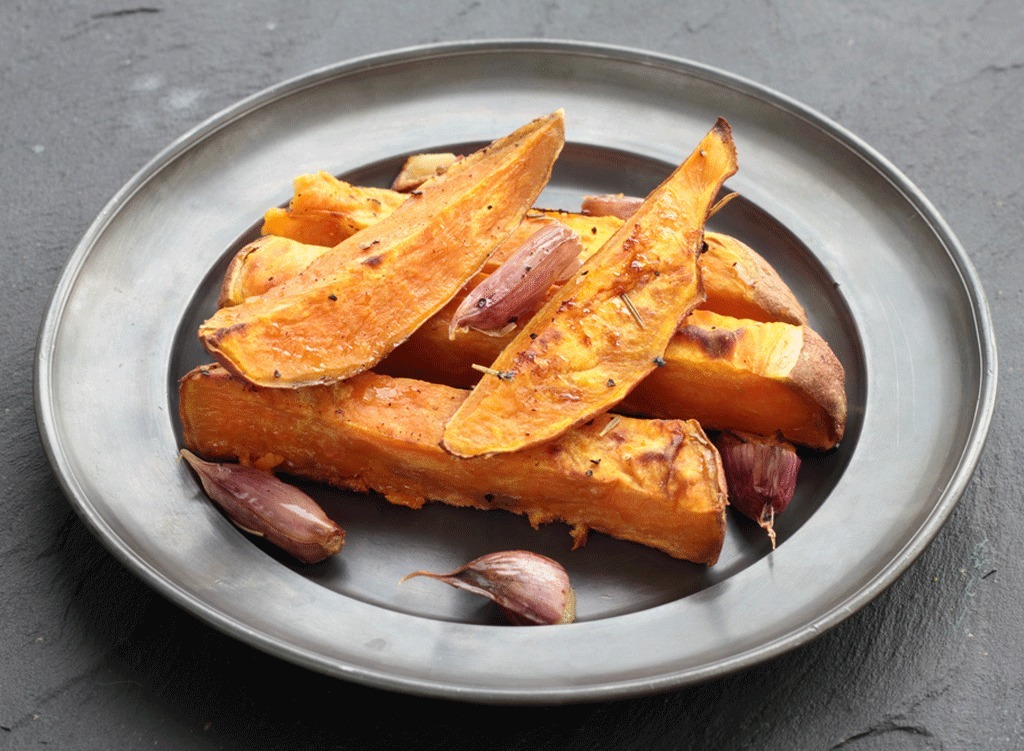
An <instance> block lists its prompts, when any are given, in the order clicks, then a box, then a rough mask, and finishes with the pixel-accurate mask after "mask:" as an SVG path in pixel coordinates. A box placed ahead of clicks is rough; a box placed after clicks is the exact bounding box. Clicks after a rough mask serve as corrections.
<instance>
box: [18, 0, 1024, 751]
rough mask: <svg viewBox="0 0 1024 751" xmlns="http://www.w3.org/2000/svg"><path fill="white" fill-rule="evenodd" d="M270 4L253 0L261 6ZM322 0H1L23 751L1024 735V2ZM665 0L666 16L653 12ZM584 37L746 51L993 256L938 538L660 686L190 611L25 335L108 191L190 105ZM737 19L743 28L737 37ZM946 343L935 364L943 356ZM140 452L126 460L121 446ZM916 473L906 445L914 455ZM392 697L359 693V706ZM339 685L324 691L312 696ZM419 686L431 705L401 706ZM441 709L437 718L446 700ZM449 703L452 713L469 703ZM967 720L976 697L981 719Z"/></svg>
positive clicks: (847, 743) (781, 743)
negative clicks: (247, 628)
mask: <svg viewBox="0 0 1024 751" xmlns="http://www.w3.org/2000/svg"><path fill="white" fill-rule="evenodd" d="M254 8H255V10H254ZM620 14H621V11H620V10H619V9H618V8H617V7H612V6H610V5H608V6H598V7H597V8H596V9H595V10H594V11H592V12H589V13H587V14H579V13H578V12H576V11H574V10H573V9H572V8H570V7H567V6H559V5H558V4H551V3H546V4H536V5H532V4H529V3H527V4H522V5H520V6H519V7H517V8H516V9H515V10H512V9H508V10H501V9H497V8H489V7H486V6H482V5H478V4H451V5H447V4H442V5H438V6H433V7H431V8H430V9H429V10H427V9H426V8H424V9H423V10H417V9H401V10H400V9H397V8H396V9H394V10H393V12H390V13H386V14H382V13H380V12H379V9H378V10H377V11H376V12H375V11H374V10H373V9H371V8H369V7H368V8H365V9H359V8H353V9H345V10H344V11H343V10H341V9H339V8H338V7H337V6H336V5H329V4H320V5H317V4H310V5H306V6H302V7H300V8H292V9H290V10H289V13H288V14H287V15H286V14H284V13H281V12H280V11H278V10H277V9H275V8H273V7H272V6H270V5H269V4H268V5H267V6H266V7H256V5H255V4H250V5H249V6H247V8H246V11H245V12H244V13H240V12H239V11H238V10H237V9H234V10H232V9H231V8H230V7H223V8H206V7H199V6H198V5H197V6H196V7H191V8H186V7H185V6H183V5H180V4H179V5H177V6H175V7H168V8H158V7H148V8H113V7H111V6H109V5H105V4H101V3H91V2H87V3H82V4H78V5H76V6H74V7H73V8H71V9H66V10H63V11H61V12H59V13H58V12H56V11H54V10H50V9H47V8H44V7H39V6H37V5H32V6H29V5H27V4H26V5H17V4H11V5H5V6H4V7H3V8H2V9H0V17H2V19H3V21H4V23H3V24H0V43H2V44H0V46H2V47H3V49H5V50H7V52H6V54H5V58H4V61H3V64H2V73H3V75H2V77H0V96H2V99H3V101H4V102H5V103H6V104H5V128H4V129H3V132H2V133H0V144H2V151H0V159H2V160H3V173H4V175H5V176H6V177H7V179H6V180H5V181H4V184H3V186H2V188H0V189H2V190H3V191H4V201H3V205H4V206H5V211H6V215H7V217H8V222H7V225H8V226H7V233H8V237H7V241H6V242H5V243H3V244H2V250H0V252H2V253H3V254H4V260H5V261H6V263H5V264H4V272H3V275H2V277H0V278H2V280H3V284H4V287H5V292H6V294H5V295H4V298H3V305H4V309H5V320H6V321H7V322H8V326H7V327H6V330H5V332H4V335H3V336H4V344H5V354H6V358H5V361H6V363H7V367H8V373H9V377H8V379H6V381H5V385H4V394H3V413H2V420H3V424H4V428H5V429H4V430H3V431H2V434H0V452H2V453H0V457H2V460H3V467H4V469H3V470H2V471H0V483H2V485H0V488H2V491H3V492H2V493H0V503H2V504H3V510H4V514H3V519H4V520H5V522H4V526H3V527H2V530H3V531H2V537H0V544H2V546H3V548H2V549H3V550H4V561H5V565H4V567H3V572H2V573H0V587H2V589H0V608H2V610H0V613H2V617H0V623H2V624H3V629H4V638H3V639H2V640H0V672H2V673H3V675H4V676H5V680H4V681H3V682H0V739H2V741H3V742H5V743H6V742H8V741H9V742H10V746H11V747H13V748H29V747H37V746H39V745H42V744H44V743H45V744H49V745H51V746H57V747H76V748H137V747H143V746H146V747H148V746H153V745H157V746H159V747H163V748H168V747H170V748H207V747H209V748H236V747H237V748H246V747H251V746H253V745H256V744H258V743H262V744H267V745H273V746H277V747H291V746H292V745H294V746H295V747H299V746H310V745H312V746H323V747H336V748H367V747H370V748H401V747H409V746H418V747H428V748H429V747H438V748H440V747H456V748H457V747H467V748H468V747H478V746H481V745H484V746H487V747H492V748H494V747H497V748H520V747H526V746H527V745H530V746H535V747H541V748H547V747H551V748H553V747H556V746H566V745H568V746H569V747H574V746H579V747H589V748H623V747H626V748H628V747H637V748H639V747H641V746H648V747H651V746H653V747H655V748H674V747H686V746H693V747H723V748H742V747H749V748H794V747H797V748H803V747H807V748H829V747H842V748H854V749H862V748H863V749H866V748H1015V747H1018V746H1019V745H1021V743H1022V736H1021V733H1022V723H1024V718H1022V712H1024V710H1022V707H1021V699H1020V698H1019V697H1020V695H1021V691H1020V689H1021V679H1020V677H1019V676H1020V672H1021V671H1020V669H1019V668H1020V665H1021V662H1022V654H1021V650H1022V647H1021V646H1020V645H1019V640H1018V639H1017V638H1016V637H1017V634H1018V630H1019V623H1020V617H1021V615H1022V613H1021V606H1020V605H1019V600H1020V598H1019V593H1020V589H1021V584H1022V575H1021V571H1020V568H1019V565H1018V564H1017V563H1016V562H1017V561H1018V560H1019V558H1020V552H1021V551H1020V546H1021V542H1020V540H1021V538H1022V535H1021V534H1020V533H1021V525H1022V523H1021V521H1020V520H1019V514H1017V513H1016V508H1017V506H1018V505H1019V503H1020V500H1021V498H1020V495H1021V493H1020V490H1019V487H1018V486H1019V471H1018V469H1017V467H1018V466H1019V461H1018V459H1019V453H1020V430H1019V428H1018V424H1019V422H1020V420H1019V419H1016V418H1019V417H1020V414H1019V413H1020V406H1019V404H1020V399H1019V398H1017V393H1016V388H1017V386H1016V384H1015V378H1014V373H1015V370H1016V368H1017V367H1018V364H1017V360H1018V359H1019V357H1020V348H1019V346H1016V345H1015V341H1016V339H1017V337H1016V336H1015V334H1018V333H1019V331H1018V329H1019V324H1018V322H1017V318H1016V316H1015V315H1014V314H1015V313H1016V312H1017V310H1018V307H1019V300H1020V295H1021V270H1020V265H1019V263H1017V264H1015V263H1014V259H1013V253H1014V251H1015V250H1016V245H1017V242H1018V238H1019V235H1020V227H1021V217H1020V211H1019V209H1018V207H1017V206H1016V203H1015V198H1014V197H1015V195H1017V194H1018V193H1019V191H1020V185H1019V183H1020V174H1021V170H1020V169H1019V167H1020V164H1019V162H1020V159H1019V157H1018V156H1016V152H1015V150H1014V144H1015V143H1017V142H1018V141H1019V137H1018V136H1019V135H1020V134H1019V130H1020V127H1021V126H1020V125H1019V123H1020V122H1021V117H1020V115H1021V112H1020V109H1021V106H1022V105H1021V104H1020V102H1019V100H1018V97H1016V96H1015V93H1016V92H1017V91H1019V87H1020V83H1021V76H1022V74H1021V66H1020V60H1019V54H1020V53H1019V50H1020V49H1021V44H1020V42H1021V41H1022V39H1021V32H1020V31H1019V29H1020V28H1021V24H1020V20H1021V18H1020V15H1021V12H1020V10H1019V9H1018V8H1017V7H1016V6H1015V5H1013V4H1011V3H1003V4H1000V3H989V4H981V3H978V4H962V5H960V6H958V7H957V8H956V9H952V8H947V9H942V10H938V11H936V9H935V8H934V7H933V6H931V5H930V4H925V3H919V4H917V3H911V4H902V5H901V6H900V7H899V8H897V9H894V8H890V7H885V6H882V5H881V4H869V5H861V6H858V7H857V8H856V9H854V8H845V7H840V6H838V5H837V6H836V7H834V8H833V9H832V12H830V13H812V12H810V11H809V10H808V9H807V8H806V7H805V6H804V5H803V4H795V3H793V4H773V5H769V6H764V7H758V8H756V9H751V8H716V9H714V10H711V9H708V8H704V7H693V8H686V7H685V6H683V7H676V6H675V5H670V4H667V3H666V4H663V5H657V4H655V5H651V6H649V7H648V8H647V13H643V14H637V17H636V18H634V19H633V20H632V21H630V22H629V23H623V22H622V19H621V18H620ZM654 18H656V19H657V22H656V23H655V22H652V21H650V20H648V19H654ZM509 36H545V37H550V38H577V39H584V40H590V41H599V42H609V43H615V44H625V45H630V46H636V47H642V48H647V49H651V50H654V51H659V52H665V53H669V54H674V55H680V56H684V57H687V58H690V59H695V60H697V61H699V62H703V63H706V64H709V65H715V66H720V67H723V68H726V69H728V70H730V71H733V72H735V73H738V74H740V75H745V76H748V77H750V78H752V79H755V80H757V81H759V82H761V83H764V84H766V85H768V86H770V87H772V88H774V89H776V90H779V91H783V92H785V93H786V94H788V95H790V96H792V97H794V98H796V99H798V100H800V101H803V102H805V103H806V104H808V105H810V106H812V107H814V108H815V109H818V110H820V111H822V112H823V113H824V114H826V115H827V116H830V117H832V118H834V119H836V120H838V121H839V122H841V123H842V124H843V125H844V126H846V127H847V128H849V129H850V130H852V131H853V132H855V133H857V134H858V135H860V136H861V137H862V138H864V139H865V140H866V141H867V142H869V143H871V144H872V145H873V146H874V147H875V148H877V149H878V150H879V151H880V152H881V153H882V154H884V155H886V156H887V157H888V158H889V159H891V160H892V161H893V162H894V163H895V164H896V166H897V167H899V168H900V169H902V170H903V171H904V172H906V174H907V175H908V176H909V177H910V178H911V179H912V180H913V181H914V182H915V183H916V184H917V185H918V186H919V187H920V188H921V189H922V190H923V192H924V193H925V194H926V195H927V196H928V197H929V198H930V199H931V200H932V202H933V203H934V204H935V205H936V207H937V208H938V210H939V211H940V212H941V213H942V214H943V216H944V217H945V218H946V219H947V220H948V221H949V223H950V225H951V228H952V229H953V231H954V232H955V233H956V234H957V235H958V236H959V237H960V238H961V240H962V241H963V243H964V245H965V247H966V249H967V252H968V254H969V255H970V257H971V260H972V261H973V263H974V264H975V266H976V268H977V269H978V271H979V274H980V275H981V277H982V281H983V283H984V285H985V288H986V290H987V292H988V297H989V301H990V303H991V306H992V312H993V317H994V319H995V323H996V329H997V333H998V334H999V338H1000V359H1001V370H1002V373H1003V378H1002V380H1001V384H1000V395H999V400H998V407H997V410H996V413H995V417H994V421H993V427H992V430H991V432H990V437H989V440H988V444H987V448H986V451H985V453H984V454H983V456H982V460H981V463H980V465H979V469H978V472H977V473H976V475H975V479H974V480H973V482H972V483H971V484H970V486H969V488H968V490H967V493H966V494H965V496H964V498H963V500H962V501H961V503H960V504H959V505H958V506H957V508H956V510H955V511H954V512H953V514H952V516H951V518H950V519H949V521H948V523H947V524H946V526H945V527H944V529H943V530H942V531H941V532H940V533H939V535H938V537H937V538H936V540H935V542H934V543H933V544H932V545H931V546H930V547H929V548H928V550H927V551H926V552H925V553H924V555H923V556H922V557H921V558H920V560H919V561H918V562H917V563H916V564H914V566H912V567H911V568H910V570H909V571H908V572H907V573H906V574H905V575H904V576H903V577H902V578H900V579H899V580H898V581H897V582H896V583H895V584H894V585H893V586H892V587H891V588H890V589H889V590H888V591H887V592H885V593H884V594H883V595H882V596H881V597H879V598H878V599H877V600H875V601H874V602H873V603H872V604H871V605H869V606H868V607H867V608H865V609H864V610H862V611H861V612H859V613H858V614H856V615H855V616H853V617H852V618H850V619H849V620H847V621H846V622H844V623H843V624H841V625H839V626H838V627H837V628H836V629H834V630H833V631H831V632H829V633H827V634H825V635H824V636H822V637H821V638H820V639H818V640H815V641H814V642H812V643H811V644H809V645H807V646H805V647H803V648H801V649H799V650H797V651H795V652H792V653H789V654H787V655H785V656H784V657H781V658H779V659H777V660H775V661H773V662H771V663H769V664H767V665H764V666H760V667H757V668H754V669H751V670H748V671H745V672H743V673H740V674H738V675H735V676H732V677H728V678H722V679H719V680H715V681H713V682H711V683H708V684H704V685H701V686H696V687H689V688H685V689H682V690H679V691H675V692H670V693H668V694H663V695H657V696H654V697H646V698H636V699H630V700H627V701H621V702H613V703H606V704H594V705H585V706H577V707H560V708H549V709H507V708H497V707H486V708H483V707H472V708H468V709H467V708H464V707H454V708H453V707H452V706H451V705H450V704H449V703H447V702H441V701H432V700H423V699H412V698H408V697H404V696H401V695H394V694H387V693H383V692H379V691H375V690H372V689H365V688H358V687H356V686H353V685H351V684H348V683H341V682H338V681H334V680H331V679H327V678H323V677H321V676H319V675H318V674H315V673H311V672H309V671H306V670H303V669H301V668H297V667H293V666H291V665H289V664H287V663H283V662H279V661H278V660H276V659H274V658H270V657H267V656H265V655H264V654H263V653H261V652H257V651H254V650H252V649H251V648H249V647H246V646H243V645H241V644H239V643H238V642H236V641H235V640H232V639H229V638H227V637H225V636H223V635H221V634H220V633H219V632H217V631H214V630H212V629H210V628H209V627H207V626H205V625H203V624H202V623H200V622H199V621H197V620H195V619H194V618H193V617H192V616H191V615H188V614H186V613H184V612H182V611H179V610H178V609H176V608H175V607H174V606H173V605H170V604H169V603H168V602H167V601H166V600H164V599H163V598H162V597H160V596H159V595H157V594H155V593H154V592H153V591H152V590H150V589H149V588H148V587H146V586H145V585H143V584H142V583H140V582H139V581H138V580H137V579H136V578H135V577H134V576H133V575H132V574H130V573H128V572H127V571H126V570H125V569H124V568H122V567H121V565H120V564H119V563H118V562H117V561H115V560H114V559H113V558H112V557H111V556H110V555H109V554H108V553H107V552H106V550H105V549H104V548H102V547H101V546H100V545H99V544H98V543H97V542H96V541H95V540H94V539H93V538H92V536H91V535H90V534H89V533H88V532H87V531H86V529H85V528H84V527H83V526H82V524H81V523H80V522H79V520H78V518H77V517H76V516H75V515H74V513H73V511H72V510H71V508H70V506H69V505H68V504H67V502H66V500H65V499H64V497H63V495H62V494H61V493H60V491H59V489H58V486H57V484H56V481H55V479H54V478H53V476H52V474H51V473H50V470H49V467H48V465H47V463H46V459H45V455H44V454H43V452H42V449H41V446H40V444H39V439H38V436H37V434H36V426H35V419H34V414H33V409H32V390H31V375H32V367H33V360H34V347H35V338H36V333H37V331H38V325H39V321H40V319H41V316H42V313H43V311H44V309H45V307H46V303H47V300H48V296H49V294H50V291H51V290H52V287H53V285H54V284H55V283H56V280H57V277H58V275H59V272H60V269H61V267H62V265H63V264H64V262H65V261H66V260H67V258H68V256H69V254H70V252H71V249H72V248H73V247H74V246H75V244H76V243H77V241H78V239H79V238H80V237H81V234H82V233H83V232H84V230H85V228H86V227H87V226H88V225H89V223H90V222H91V221H92V219H93V218H94V217H95V215H96V213H97V212H98V211H99V209H100V208H101V207H102V206H103V205H104V204H105V203H106V201H107V200H108V199H109V197H110V196H111V195H112V194H113V193H114V192H115V191H116V190H117V189H118V188H119V187H120V185H121V184H123V183H124V182H125V180H127V179H128V178H129V177H130V176H131V175H132V174H133V173H134V172H135V171H136V170H137V169H138V168H139V167H141V166H142V165H143V164H144V163H145V162H146V161H148V159H149V158H150V157H151V156H152V155H153V154H154V153H156V152H157V151H158V150H159V149H161V148H163V147H164V146H165V145H166V144H167V143H168V142H170V141H171V140H173V139H174V138H176V137H177V136H178V135H180V134H181V133H182V132H184V131H185V130H187V129H188V128H190V127H192V126H194V125H195V124H197V123H198V122H200V121H202V120H203V119H205V118H206V117H207V116H209V115H211V114H213V113H214V112H216V111H218V110H220V109H222V108H223V107H225V106H227V105H229V104H231V103H232V102H234V101H236V100H237V99H239V98H240V97H243V96H245V95H247V94H250V93H253V92H255V91H257V90H259V89H262V88H263V87H265V86H266V85H269V84H272V83H274V82H276V81H278V80H281V79H283V78H287V77H289V76H292V75H296V74H299V73H301V72H303V71H305V70H308V69H311V68H316V67H319V66H321V65H324V64H328V63H331V62H334V61H336V60H338V59H342V58H349V57H352V56H355V55H359V54H365V53H372V52H377V51H381V50H384V49H390V48H394V47H400V46H404V45H410V44H420V43H426V42H433V41H439V40H445V39H462V38H487V37H509ZM723 40H727V41H732V40H735V43H734V44H728V43H726V44H723ZM937 367H941V364H939V365H938V366H937ZM127 469H129V468H126V470H127ZM908 471H910V470H908ZM367 704H369V706H370V707H380V708H383V707H386V711H384V710H382V711H379V712H378V711H374V710H373V709H371V710H365V709H357V707H359V706H360V705H363V706H365V705H367ZM325 706H326V707H330V708H331V709H330V712H327V713H325V712H324V711H323V707H325ZM419 708H426V710H427V712H426V713H425V715H426V718H427V719H423V715H421V714H419V713H417V712H415V711H413V710H415V709H419ZM436 712H444V717H445V718H446V721H445V722H444V723H439V722H437V721H436V715H434V716H433V717H432V716H431V715H433V713H436ZM455 718H457V719H455ZM968 718H969V719H968Z"/></svg>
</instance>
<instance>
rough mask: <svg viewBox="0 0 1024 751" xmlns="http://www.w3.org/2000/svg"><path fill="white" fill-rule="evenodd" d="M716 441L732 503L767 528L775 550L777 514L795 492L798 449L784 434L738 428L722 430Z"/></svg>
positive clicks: (798, 467) (783, 508) (797, 471)
mask: <svg viewBox="0 0 1024 751" xmlns="http://www.w3.org/2000/svg"><path fill="white" fill-rule="evenodd" d="M714 443H715V446H717V447H718V452H719V454H720V455H721V457H722V467H723V468H724V470H725V483H726V486H727V487H728V489H729V503H730V504H731V505H733V506H735V507H736V510H738V511H739V512H740V513H742V514H743V515H744V516H747V517H749V518H751V519H753V520H754V521H756V522H757V523H758V524H759V525H760V526H761V527H762V528H764V529H765V531H766V532H767V533H768V536H769V537H770V538H771V541H772V548H773V549H774V547H775V530H774V528H773V522H774V519H775V515H776V514H781V513H782V512H783V511H784V510H785V509H786V506H788V505H789V502H790V501H791V500H792V499H793V494H794V493H795V492H796V481H797V475H798V473H799V471H800V457H799V456H798V455H797V453H796V448H794V446H793V445H792V444H791V443H789V442H788V441H785V440H783V439H782V438H781V437H768V436H758V435H753V434H751V433H740V432H735V431H728V432H723V433H721V434H720V435H718V436H717V437H716V438H715V439H714Z"/></svg>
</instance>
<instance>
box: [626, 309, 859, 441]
mask: <svg viewBox="0 0 1024 751" xmlns="http://www.w3.org/2000/svg"><path fill="white" fill-rule="evenodd" d="M669 362H671V363H672V366H671V367H669V366H668V363H669ZM665 363H666V365H665V367H663V368H658V369H657V370H655V371H654V372H652V373H651V374H650V375H649V376H648V377H647V378H646V379H645V380H644V382H643V383H642V384H641V385H640V386H639V387H638V388H637V389H636V390H635V391H634V392H633V393H632V394H630V397H629V400H628V401H627V402H624V403H623V404H622V405H620V409H622V410H623V411H625V412H627V413H630V414H640V415H648V416H654V417H664V416H666V415H673V416H686V417H689V418H693V419H695V420H698V421H699V422H700V423H701V425H703V426H704V427H705V428H708V429H712V428H715V429H730V430H741V431H745V432H748V433H757V434H760V435H774V434H775V433H781V434H782V436H783V437H785V438H786V439H788V440H790V441H792V442H793V443H799V444H801V445H803V446H808V447H811V448H815V449H829V448H832V447H833V446H835V445H836V444H837V443H838V442H839V440H840V439H842V437H843V432H844V430H845V427H846V393H845V390H844V389H845V373H844V371H843V366H842V364H841V363H840V362H839V360H838V359H837V358H836V356H835V354H834V353H833V352H832V350H831V349H830V348H829V346H828V344H826V343H825V341H824V340H823V339H822V338H821V337H820V336H819V335H818V334H816V333H815V332H814V330H813V329H811V328H810V327H809V326H794V325H793V324H789V323H779V322H774V323H761V322H758V321H749V320H743V319H737V318H729V317H727V316H720V315H718V314H716V313H711V312H709V311H704V310H698V311H694V312H693V313H692V314H691V315H690V317H689V318H688V319H687V320H686V323H685V324H684V325H683V326H682V327H680V329H679V332H678V333H677V334H676V336H675V337H673V338H672V342H671V343H670V344H669V347H668V349H667V350H666V352H665Z"/></svg>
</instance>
